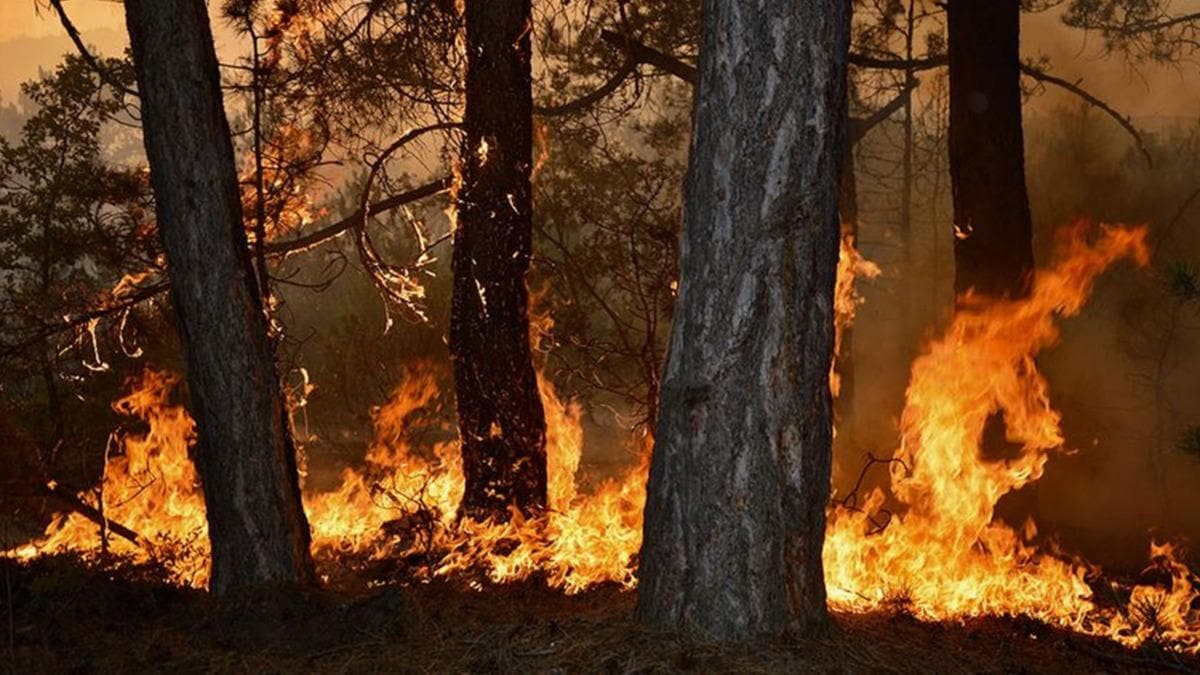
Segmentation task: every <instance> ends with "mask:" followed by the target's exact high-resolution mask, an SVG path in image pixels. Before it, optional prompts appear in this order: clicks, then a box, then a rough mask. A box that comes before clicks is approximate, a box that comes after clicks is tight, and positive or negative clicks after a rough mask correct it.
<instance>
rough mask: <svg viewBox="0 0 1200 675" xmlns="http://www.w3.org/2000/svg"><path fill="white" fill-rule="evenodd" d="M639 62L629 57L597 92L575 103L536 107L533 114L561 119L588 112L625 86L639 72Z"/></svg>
mask: <svg viewBox="0 0 1200 675" xmlns="http://www.w3.org/2000/svg"><path fill="white" fill-rule="evenodd" d="M637 66H638V63H637V60H636V59H634V58H633V57H632V56H627V57H626V59H625V62H624V63H623V64H621V67H620V68H618V69H617V72H615V73H613V75H612V77H610V78H608V80H607V81H606V82H605V83H604V84H602V85H600V87H599V88H597V89H596V90H595V91H593V92H591V93H589V94H585V95H583V96H581V97H579V98H577V99H575V100H574V101H570V102H569V103H563V104H561V105H552V106H534V107H533V114H535V115H538V116H540V117H559V116H563V115H573V114H575V113H577V112H581V111H583V110H587V109H588V108H590V107H592V106H594V105H596V104H597V103H599V102H600V101H602V100H604V99H605V98H607V97H608V96H610V95H611V94H612V93H613V92H614V91H616V90H617V89H619V88H620V87H621V85H623V84H625V81H626V80H628V79H629V78H630V77H631V76H632V75H633V74H634V73H635V72H637Z"/></svg>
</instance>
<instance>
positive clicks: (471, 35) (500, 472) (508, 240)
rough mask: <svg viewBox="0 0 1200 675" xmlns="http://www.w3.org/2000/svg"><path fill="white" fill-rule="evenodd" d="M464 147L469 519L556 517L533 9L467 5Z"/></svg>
mask: <svg viewBox="0 0 1200 675" xmlns="http://www.w3.org/2000/svg"><path fill="white" fill-rule="evenodd" d="M465 14H466V16H465V18H466V39H467V94H466V115H465V118H464V128H465V131H466V133H465V139H464V143H463V148H462V153H461V157H460V160H459V161H460V162H461V170H462V184H461V186H460V187H459V190H458V229H457V230H455V233H454V260H453V267H454V298H453V304H452V307H451V313H450V355H451V358H452V360H453V362H454V384H455V390H456V395H457V399H458V428H459V435H460V436H461V437H462V452H463V473H464V475H465V477H466V490H465V493H464V495H463V500H462V504H461V506H460V508H459V515H460V516H466V517H471V518H476V519H483V518H488V517H495V518H501V519H504V518H507V517H508V508H509V506H510V505H515V506H516V507H518V508H519V509H521V510H522V511H523V512H526V513H530V512H536V511H539V510H541V509H544V508H545V506H546V420H545V413H544V411H543V409H542V401H541V398H540V397H539V394H538V388H537V376H536V374H535V373H534V370H533V362H532V359H531V353H530V346H529V316H528V311H529V293H528V290H527V289H526V287H525V273H526V272H527V271H528V269H529V259H530V255H531V249H532V239H533V200H532V193H531V186H530V176H531V171H532V162H533V91H532V72H531V65H532V64H531V55H532V50H531V43H530V35H529V28H530V20H531V17H530V0H505V1H504V2H497V1H496V0H467V3H466V8H465Z"/></svg>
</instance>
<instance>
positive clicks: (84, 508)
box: [39, 484, 146, 548]
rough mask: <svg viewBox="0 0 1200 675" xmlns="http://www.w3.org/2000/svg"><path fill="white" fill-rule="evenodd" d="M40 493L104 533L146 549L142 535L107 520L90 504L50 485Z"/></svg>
mask: <svg viewBox="0 0 1200 675" xmlns="http://www.w3.org/2000/svg"><path fill="white" fill-rule="evenodd" d="M39 492H40V493H41V494H42V495H43V496H45V497H48V498H50V499H54V500H56V501H58V502H59V503H60V504H62V505H63V506H65V507H67V508H68V509H70V510H71V511H74V512H75V513H78V514H79V515H81V516H83V517H84V518H87V519H88V520H90V521H92V522H93V523H95V524H96V525H98V526H100V527H101V528H102V529H103V530H104V531H106V532H112V533H113V534H115V535H117V536H119V537H121V538H122V539H125V540H128V541H129V542H130V543H132V544H134V545H136V546H138V547H140V548H146V540H145V539H143V538H142V537H141V535H139V534H138V533H137V532H134V531H133V530H131V529H129V528H128V527H125V526H124V525H122V524H120V523H117V522H114V521H112V520H109V519H107V518H105V517H104V514H103V513H101V512H100V510H99V509H97V508H96V507H94V506H92V505H91V504H88V503H87V502H85V501H83V500H82V499H80V498H79V497H76V496H75V495H73V494H71V493H69V492H65V491H63V490H61V489H59V488H58V487H57V486H54V485H50V484H47V485H43V486H41V488H40V489H39Z"/></svg>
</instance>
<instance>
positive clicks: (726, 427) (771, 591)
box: [637, 0, 850, 638]
mask: <svg viewBox="0 0 1200 675" xmlns="http://www.w3.org/2000/svg"><path fill="white" fill-rule="evenodd" d="M849 21H850V2H849V0H831V1H830V2H821V3H808V2H792V1H790V0H765V2H764V1H763V0H706V2H705V3H704V28H703V37H702V41H701V50H700V83H699V86H698V87H697V90H696V101H695V117H694V124H695V126H694V138H693V141H692V151H691V160H690V168H689V173H688V179H687V185H686V197H685V201H684V231H683V245H682V254H681V260H680V270H681V275H680V276H681V279H680V283H681V286H680V295H679V301H678V305H677V310H676V315H675V323H674V325H673V327H672V332H671V342H670V348H669V356H668V360H667V367H666V371H665V376H664V379H663V385H662V406H661V413H660V420H659V424H658V433H657V435H656V439H657V443H656V446H655V449H654V457H653V460H652V463H651V469H650V482H649V485H648V494H647V502H646V519H645V532H644V535H645V536H644V540H643V545H642V555H641V568H640V571H639V590H638V595H639V599H638V610H637V614H638V617H639V618H640V619H641V620H642V621H645V622H647V623H650V624H655V625H663V626H674V627H682V628H685V629H688V630H693V631H696V632H698V633H700V634H702V635H705V636H708V637H715V638H741V637H747V636H752V635H757V634H762V633H772V632H778V631H780V630H784V629H787V628H793V629H803V628H807V627H812V626H816V625H820V624H823V623H824V621H825V619H826V610H825V580H824V573H823V568H822V564H821V550H822V545H823V540H824V534H825V508H826V506H827V500H828V497H829V478H830V477H829V470H830V445H831V442H832V429H831V419H830V417H831V400H830V392H829V365H830V358H831V354H832V351H833V342H834V339H833V338H834V335H833V306H832V305H833V289H834V280H835V276H836V267H837V258H838V204H837V202H838V199H837V195H838V183H839V166H840V165H841V163H842V161H843V159H844V157H843V147H844V143H845V142H846V139H845V116H844V110H845V105H846V58H847V49H848V44H849Z"/></svg>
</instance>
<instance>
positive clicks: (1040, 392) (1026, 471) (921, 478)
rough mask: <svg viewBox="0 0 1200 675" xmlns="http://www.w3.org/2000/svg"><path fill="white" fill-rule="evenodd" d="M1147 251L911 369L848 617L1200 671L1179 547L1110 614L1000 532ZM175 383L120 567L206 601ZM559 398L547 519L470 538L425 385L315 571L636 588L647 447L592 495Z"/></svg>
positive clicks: (1111, 243)
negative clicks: (1037, 628)
mask: <svg viewBox="0 0 1200 675" xmlns="http://www.w3.org/2000/svg"><path fill="white" fill-rule="evenodd" d="M1092 233H1094V234H1095V236H1094V237H1093V238H1092V239H1093V240H1092V241H1090V242H1089V235H1090V234H1092ZM1144 236H1145V233H1144V230H1141V229H1129V228H1119V227H1104V228H1100V230H1099V231H1098V233H1095V232H1094V231H1089V230H1088V228H1086V227H1084V226H1078V227H1075V228H1071V229H1069V230H1068V231H1066V232H1065V234H1064V236H1063V238H1062V245H1061V247H1060V252H1059V255H1058V256H1057V258H1056V262H1055V264H1054V265H1053V266H1052V267H1051V268H1050V269H1048V270H1046V271H1043V272H1040V273H1039V274H1038V276H1037V277H1036V280H1035V283H1034V287H1033V293H1032V295H1031V296H1030V297H1029V298H1028V299H1025V300H1021V301H1019V302H991V303H985V302H984V301H982V300H980V299H972V298H968V299H967V302H966V303H965V304H966V305H967V306H968V309H967V310H966V311H961V312H959V313H958V314H957V315H956V317H955V318H954V320H953V322H952V323H951V325H950V327H949V328H948V329H947V331H946V334H945V335H944V336H943V337H942V338H941V339H940V340H938V341H935V342H933V343H932V344H931V345H930V346H929V347H928V348H927V350H926V352H925V353H924V354H923V355H922V356H921V357H920V358H918V359H917V361H916V362H915V363H914V364H913V368H912V376H911V380H910V384H909V387H908V391H907V395H906V406H905V410H904V413H903V415H902V418H901V442H900V448H899V449H898V450H897V451H896V453H895V455H894V458H893V461H892V462H891V463H890V465H889V466H890V468H891V476H890V477H891V495H892V497H893V498H894V499H895V500H896V501H898V502H899V503H900V504H901V506H902V507H903V508H902V509H901V510H900V512H899V513H898V514H897V515H895V516H893V517H891V518H890V520H889V522H887V523H886V525H885V526H883V527H882V528H881V527H878V526H877V525H876V523H877V522H878V518H876V517H875V516H876V514H878V513H879V511H880V509H881V508H882V507H883V505H884V503H885V501H886V500H887V495H886V494H885V493H884V491H883V490H879V489H877V490H875V491H873V492H872V493H871V494H870V495H869V496H868V497H867V498H866V499H865V500H864V502H863V504H862V507H861V508H859V509H854V508H850V507H849V506H847V505H845V504H842V505H835V506H834V507H832V508H831V512H830V519H829V528H828V532H827V536H826V542H825V556H824V558H825V569H826V585H827V588H828V591H829V598H830V604H831V606H832V607H833V608H835V609H837V610H840V611H847V612H866V611H876V610H881V609H888V608H900V609H903V610H904V611H907V612H909V613H911V614H913V615H915V616H917V617H919V618H922V619H928V620H959V619H964V618H967V617H976V616H985V615H998V616H1029V617H1033V618H1035V619H1038V620H1041V621H1044V622H1046V623H1048V624H1050V625H1054V626H1059V627H1063V628H1066V629H1070V630H1073V631H1077V632H1082V633H1087V634H1093V635H1102V636H1106V637H1109V638H1111V639H1114V640H1116V641H1118V642H1120V643H1122V644H1125V645H1128V646H1137V645H1140V644H1142V643H1144V642H1147V641H1156V642H1158V643H1161V644H1164V645H1168V646H1170V647H1171V648H1173V649H1177V650H1179V651H1186V652H1192V653H1196V652H1200V610H1198V609H1196V608H1194V607H1193V605H1195V604H1196V603H1197V599H1198V595H1197V592H1196V590H1195V589H1194V587H1193V584H1192V575H1191V573H1190V571H1189V570H1188V569H1187V567H1186V566H1184V565H1183V564H1182V563H1180V562H1179V560H1178V556H1177V554H1176V551H1175V550H1174V549H1173V548H1172V547H1170V546H1168V545H1162V546H1154V547H1153V548H1152V551H1151V555H1152V564H1153V565H1155V566H1156V568H1157V569H1159V570H1160V571H1162V572H1164V573H1166V575H1168V576H1169V577H1170V578H1171V580H1172V581H1171V583H1170V586H1169V587H1159V586H1138V587H1133V588H1123V589H1120V590H1121V592H1123V593H1127V594H1128V597H1129V601H1128V603H1126V604H1125V606H1124V607H1117V608H1113V607H1101V606H1100V605H1099V604H1098V603H1097V601H1096V600H1095V598H1094V595H1093V590H1092V587H1091V585H1090V584H1089V580H1094V579H1096V578H1098V572H1099V570H1097V569H1095V568H1094V567H1092V566H1090V565H1088V564H1087V563H1085V562H1083V561H1080V560H1077V559H1072V558H1069V557H1066V556H1064V555H1061V554H1060V553H1058V552H1056V551H1053V550H1045V549H1044V548H1039V547H1038V546H1037V545H1036V544H1035V543H1034V541H1033V537H1034V534H1035V528H1034V527H1033V524H1032V523H1028V524H1027V525H1026V526H1025V527H1024V528H1022V529H1021V531H1017V530H1015V529H1013V528H1011V527H1009V526H1008V525H1006V524H1004V523H1002V522H999V521H996V520H994V518H993V516H994V509H995V505H996V503H997V501H998V500H999V499H1000V497H1002V496H1003V495H1004V494H1007V493H1008V492H1011V491H1013V490H1016V489H1019V488H1020V487H1022V486H1024V485H1026V484H1028V483H1030V482H1032V481H1036V480H1037V479H1038V478H1040V477H1041V475H1042V472H1043V469H1044V467H1045V463H1046V460H1047V458H1048V456H1049V454H1050V453H1051V452H1055V451H1058V450H1059V449H1061V447H1062V445H1063V438H1062V435H1061V432H1060V428H1059V415H1058V413H1057V412H1056V411H1054V409H1053V408H1052V407H1051V406H1050V401H1049V394H1048V387H1047V384H1046V381H1045V379H1044V378H1043V377H1042V375H1041V374H1040V373H1039V371H1038V369H1037V365H1036V363H1035V362H1034V357H1035V356H1036V354H1037V353H1038V352H1039V351H1041V350H1042V349H1045V348H1046V347H1048V346H1050V345H1052V344H1053V343H1054V342H1055V341H1056V340H1057V338H1058V329H1057V328H1056V326H1055V320H1056V318H1057V317H1059V316H1072V315H1074V314H1077V313H1078V312H1079V311H1080V309H1081V308H1082V306H1083V304H1084V302H1085V300H1086V299H1087V296H1088V295H1089V293H1090V291H1091V288H1092V284H1093V282H1094V281H1095V279H1096V277H1097V276H1098V275H1099V274H1100V273H1101V272H1103V271H1104V270H1105V269H1106V268H1107V267H1108V266H1110V265H1111V264H1113V263H1114V262H1116V261H1118V260H1120V259H1123V258H1130V259H1133V260H1135V261H1137V262H1139V263H1142V264H1145V262H1146V260H1147V250H1146V246H1145V242H1144ZM846 261H850V264H843V265H842V266H840V271H841V272H842V273H843V275H852V274H854V273H855V272H857V273H860V274H862V273H866V271H867V270H870V269H871V268H870V267H869V266H865V265H864V263H863V262H862V261H861V260H859V259H857V258H855V257H848V256H847V257H845V258H844V261H843V262H844V263H846ZM839 281H840V283H839V288H838V299H839V303H838V305H839V311H840V312H843V313H844V312H850V313H851V314H850V316H852V312H853V309H854V308H855V307H857V305H858V304H859V303H860V302H861V300H860V299H858V297H857V296H856V295H855V294H854V292H853V287H852V285H851V284H849V283H847V282H846V280H845V277H844V276H843V278H841V279H840V280H839ZM847 323H848V319H846V320H845V321H839V324H838V325H839V327H844V326H845V325H846V324H847ZM173 384H174V378H173V377H171V376H167V375H163V374H161V373H156V372H154V371H147V373H146V375H145V376H144V378H143V381H142V382H140V383H135V386H134V391H133V393H131V394H130V395H129V396H127V397H125V398H123V399H121V400H119V401H118V402H117V403H116V404H115V406H116V408H117V410H118V411H120V412H123V413H126V414H129V415H132V416H135V417H138V418H141V419H143V420H144V421H146V422H147V423H148V425H149V432H147V433H146V434H145V435H132V434H131V435H126V436H123V437H115V438H116V442H117V443H118V444H119V447H120V448H121V449H122V452H119V453H117V456H115V457H114V458H113V459H112V460H111V461H110V462H109V463H108V469H107V472H106V474H105V477H104V493H103V494H104V495H105V496H104V499H103V500H102V502H101V503H102V504H103V506H104V509H103V510H104V513H105V514H107V515H108V517H110V518H111V519H112V520H113V521H115V522H119V523H121V524H124V525H127V526H129V527H131V528H132V529H134V530H135V531H137V532H139V533H140V534H141V535H142V537H143V540H142V541H141V542H139V544H138V545H135V544H132V543H129V542H126V541H124V540H120V539H117V538H111V537H110V547H111V548H110V550H111V551H112V552H113V553H115V554H120V555H126V556H131V557H133V558H135V559H141V560H147V559H159V560H162V561H163V562H164V564H165V566H166V568H167V569H168V570H169V573H170V574H171V577H172V581H174V582H176V583H180V584H187V585H192V586H204V585H205V584H206V583H207V564H206V561H207V556H208V551H207V546H208V542H207V536H206V529H205V523H204V517H203V513H204V512H203V497H202V495H201V493H200V491H199V487H198V483H197V480H196V476H195V473H194V470H193V469H192V467H191V463H190V461H189V460H188V456H187V452H188V447H189V445H190V444H191V442H192V440H193V438H194V425H193V424H192V421H191V418H190V417H189V416H188V415H187V413H186V411H184V410H183V408H182V407H180V406H178V405H173V404H172V403H171V402H170V400H169V393H170V389H171V386H172V385H173ZM836 384H837V381H836V377H831V385H833V386H836ZM541 390H542V396H543V400H544V403H545V407H546V413H547V425H548V430H547V438H548V443H547V458H548V459H547V461H548V464H549V466H548V473H549V477H550V478H549V480H550V485H549V497H550V507H551V508H550V510H549V511H548V512H547V513H545V514H543V515H541V516H539V517H537V518H534V519H528V520H527V519H523V518H521V517H520V515H519V514H514V517H513V518H512V519H511V520H509V521H508V522H505V523H498V524H497V523H477V522H471V521H462V522H458V521H457V520H456V518H455V515H456V511H457V506H458V502H459V500H460V499H461V496H462V490H463V479H462V471H461V459H460V457H459V447H458V444H457V443H454V442H447V443H441V444H437V445H435V446H434V447H433V448H432V450H431V451H430V452H428V453H425V455H424V456H423V455H422V454H420V453H417V452H415V451H414V450H413V448H411V447H410V445H409V442H408V436H409V431H410V430H409V427H408V425H409V420H410V418H411V417H412V416H413V414H414V413H417V412H419V411H421V410H422V409H425V408H427V407H428V406H429V405H430V404H431V402H432V401H433V400H434V399H435V398H436V396H437V393H438V384H437V380H436V378H435V377H434V376H433V374H432V372H430V371H429V370H428V369H424V368H415V369H412V370H411V371H410V372H409V373H408V376H407V377H406V380H405V383H404V385H403V386H402V387H401V388H400V389H399V390H397V392H396V393H395V395H394V396H393V398H392V400H391V401H390V402H389V403H388V404H387V405H385V406H383V407H382V408H380V410H379V411H378V412H377V413H376V415H375V441H374V442H373V443H372V445H371V447H370V448H369V450H368V453H367V456H366V468H364V469H347V470H345V471H344V472H343V473H342V476H341V483H340V487H339V488H338V489H337V490H334V491H331V492H326V493H319V494H312V493H310V492H306V494H305V498H304V502H305V507H306V510H307V512H308V517H309V522H310V524H311V526H312V532H313V549H314V554H315V555H316V556H317V558H318V559H319V560H331V561H334V562H336V561H338V560H341V559H344V558H345V557H347V556H350V555H354V556H360V557H361V556H366V557H368V558H371V559H385V558H413V559H417V560H422V561H425V562H424V563H423V564H421V565H418V566H416V567H414V568H413V569H412V570H411V571H410V574H409V578H413V579H422V578H426V579H427V578H431V577H435V576H446V575H460V574H476V575H477V574H483V575H486V577H487V578H489V579H490V580H491V581H493V582H497V583H501V582H508V581H514V580H518V579H524V578H529V577H531V576H535V575H536V576H540V577H541V578H544V579H545V581H546V582H547V583H548V584H549V585H550V586H552V587H554V588H559V589H562V590H564V591H565V592H567V593H575V592H579V591H582V590H585V589H587V588H589V587H592V586H595V585H597V584H602V583H615V584H619V585H621V586H623V587H626V588H632V587H634V586H635V585H636V576H635V574H636V554H637V551H638V549H639V548H640V545H641V535H642V531H641V529H642V528H641V525H642V507H643V504H644V500H645V483H646V467H647V463H648V462H647V460H648V456H649V453H648V452H647V449H648V448H647V447H639V452H638V456H639V461H638V462H636V463H635V466H634V467H632V468H631V469H630V470H629V471H628V472H627V473H625V474H624V475H623V476H621V477H619V478H618V479H615V480H614V479H610V480H607V481H603V482H601V483H600V484H599V485H598V486H597V487H596V488H595V489H592V490H589V491H586V492H585V491H582V490H580V489H579V488H578V487H577V486H578V484H579V481H578V476H577V473H578V470H579V466H580V458H581V455H582V445H583V433H582V428H581V425H580V414H581V412H580V409H579V407H578V405H576V404H573V403H567V402H563V401H562V400H560V399H559V398H558V396H557V395H556V394H555V392H554V390H553V388H552V387H550V386H549V385H548V384H547V383H545V382H544V381H543V382H541ZM996 414H1002V415H1003V419H1004V422H1005V424H1006V426H1007V435H1008V440H1009V441H1010V442H1011V443H1014V444H1017V445H1018V446H1020V448H1021V452H1020V453H1019V454H1018V455H1017V456H1016V457H1015V458H1012V459H1007V460H1002V461H993V460H988V459H986V458H985V456H984V452H983V448H982V447H981V445H982V441H981V439H982V438H983V435H984V433H983V432H984V427H985V425H986V424H987V420H988V419H989V417H992V416H994V415H996ZM642 445H646V446H648V443H643V444H642ZM85 498H86V499H88V500H89V501H93V502H94V500H93V499H91V498H90V497H85ZM96 530H97V528H96V525H95V524H94V523H93V522H91V521H89V520H88V519H86V518H84V517H82V516H79V515H77V514H70V515H65V516H57V517H56V518H55V519H54V521H53V522H52V523H51V525H50V527H49V528H48V529H47V531H46V535H45V537H44V538H43V539H42V540H40V541H38V542H35V543H32V544H30V545H27V546H24V547H21V548H19V549H17V550H15V551H11V552H9V554H10V555H17V556H20V557H32V556H35V555H39V554H42V553H47V552H56V551H66V550H72V551H80V552H85V553H94V552H96V551H97V550H98V548H99V544H98V538H97V535H96Z"/></svg>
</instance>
